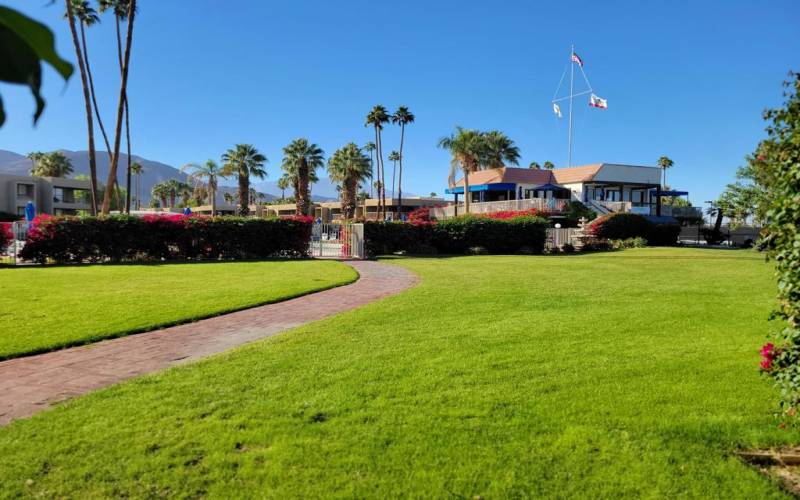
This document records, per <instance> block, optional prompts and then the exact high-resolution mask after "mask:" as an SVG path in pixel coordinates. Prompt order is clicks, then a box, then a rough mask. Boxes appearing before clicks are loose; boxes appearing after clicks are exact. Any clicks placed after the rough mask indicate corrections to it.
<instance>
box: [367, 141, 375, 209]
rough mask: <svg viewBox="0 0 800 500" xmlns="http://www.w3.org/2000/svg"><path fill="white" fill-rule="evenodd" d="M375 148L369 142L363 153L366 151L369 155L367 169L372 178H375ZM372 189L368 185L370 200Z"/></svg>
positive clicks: (371, 186) (373, 144)
mask: <svg viewBox="0 0 800 500" xmlns="http://www.w3.org/2000/svg"><path fill="white" fill-rule="evenodd" d="M375 148H376V146H375V143H374V142H372V141H369V142H368V143H367V144H366V145H365V146H364V151H367V152H368V153H369V168H370V172H372V178H374V177H375V161H374V156H375ZM372 188H373V184H372V183H370V185H369V197H370V198H372Z"/></svg>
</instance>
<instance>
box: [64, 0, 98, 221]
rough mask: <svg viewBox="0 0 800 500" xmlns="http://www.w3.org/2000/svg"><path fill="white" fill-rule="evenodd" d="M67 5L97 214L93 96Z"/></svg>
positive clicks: (68, 0)
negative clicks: (78, 71)
mask: <svg viewBox="0 0 800 500" xmlns="http://www.w3.org/2000/svg"><path fill="white" fill-rule="evenodd" d="M64 3H65V4H66V6H67V21H68V23H69V31H70V34H71V35H72V45H74V46H75V56H76V58H77V60H78V69H79V70H80V73H81V86H82V87H83V104H84V108H85V109H84V111H85V112H86V129H87V131H88V136H89V190H90V191H91V204H90V209H91V214H92V215H97V158H96V157H95V150H94V120H93V119H92V98H91V96H90V95H89V81H88V79H87V77H86V64H85V63H84V60H83V52H82V51H81V43H80V41H79V40H78V30H77V29H76V28H75V14H74V13H73V12H72V0H64Z"/></svg>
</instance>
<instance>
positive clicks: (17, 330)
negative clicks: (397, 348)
mask: <svg viewBox="0 0 800 500" xmlns="http://www.w3.org/2000/svg"><path fill="white" fill-rule="evenodd" d="M356 278H357V275H356V272H355V271H354V270H353V269H352V268H350V267H348V266H346V265H344V264H341V263H338V262H333V261H311V260H303V261H287V260H284V261H278V260H276V261H261V262H215V263H202V264H162V265H95V266H64V267H33V266H31V267H22V268H5V269H3V268H0V359H7V358H12V357H18V356H22V355H26V354H34V353H37V352H44V351H49V350H53V349H58V348H61V347H66V346H73V345H79V344H86V343H90V342H95V341H98V340H101V339H106V338H112V337H119V336H123V335H127V334H130V333H137V332H143V331H148V330H153V329H156V328H159V327H163V326H168V325H174V324H178V323H184V322H188V321H193V320H197V319H200V318H207V317H210V316H214V315H217V314H221V313H225V312H231V311H235V310H238V309H244V308H247V307H252V306H255V305H260V304H266V303H270V302H276V301H279V300H284V299H287V298H291V297H296V296H299V295H303V294H306V293H309V292H313V291H318V290H322V289H326V288H330V287H332V286H336V285H341V284H345V283H348V282H351V281H354V280H355V279H356Z"/></svg>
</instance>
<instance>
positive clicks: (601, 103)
mask: <svg viewBox="0 0 800 500" xmlns="http://www.w3.org/2000/svg"><path fill="white" fill-rule="evenodd" d="M589 106H592V107H595V108H600V109H608V101H606V100H605V99H601V98H600V97H598V96H596V95H595V94H592V95H590V96H589Z"/></svg>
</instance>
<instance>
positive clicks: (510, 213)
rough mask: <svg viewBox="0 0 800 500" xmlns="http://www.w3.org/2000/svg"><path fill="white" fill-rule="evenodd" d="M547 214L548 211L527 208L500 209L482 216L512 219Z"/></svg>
mask: <svg viewBox="0 0 800 500" xmlns="http://www.w3.org/2000/svg"><path fill="white" fill-rule="evenodd" d="M549 216H550V212H548V211H546V210H539V209H537V208H531V209H528V210H502V211H500V212H494V213H491V214H486V215H484V216H483V217H488V218H489V219H500V220H507V219H514V218H516V217H549Z"/></svg>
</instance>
